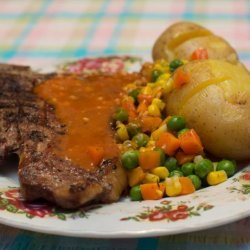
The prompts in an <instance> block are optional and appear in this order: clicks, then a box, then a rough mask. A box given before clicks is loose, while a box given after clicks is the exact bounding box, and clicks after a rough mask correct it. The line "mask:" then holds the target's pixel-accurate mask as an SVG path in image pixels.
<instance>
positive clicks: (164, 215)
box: [121, 200, 214, 222]
mask: <svg viewBox="0 0 250 250" xmlns="http://www.w3.org/2000/svg"><path fill="white" fill-rule="evenodd" d="M185 203H186V202H181V203H180V204H177V205H176V204H172V202H171V201H168V200H163V201H161V202H160V204H161V205H158V206H154V207H153V208H149V207H147V208H145V210H144V211H143V212H141V213H139V214H137V215H135V216H130V217H125V218H122V219H121V220H122V221H126V220H135V221H144V220H148V221H160V220H165V221H167V222H174V221H178V220H185V219H187V218H190V217H192V216H200V215H201V212H204V211H207V210H210V209H212V208H213V207H214V206H213V205H210V204H206V203H200V204H199V205H198V206H188V205H186V204H185Z"/></svg>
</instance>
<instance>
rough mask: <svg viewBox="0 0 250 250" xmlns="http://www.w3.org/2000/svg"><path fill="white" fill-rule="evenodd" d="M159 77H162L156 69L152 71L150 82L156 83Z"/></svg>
mask: <svg viewBox="0 0 250 250" xmlns="http://www.w3.org/2000/svg"><path fill="white" fill-rule="evenodd" d="M160 75H162V71H160V70H157V69H155V70H153V71H152V77H151V80H152V82H156V81H157V79H158V77H159V76H160Z"/></svg>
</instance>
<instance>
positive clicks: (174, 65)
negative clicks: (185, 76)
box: [169, 59, 183, 72]
mask: <svg viewBox="0 0 250 250" xmlns="http://www.w3.org/2000/svg"><path fill="white" fill-rule="evenodd" d="M181 65H183V62H182V61H181V60H179V59H174V60H173V61H171V62H170V64H169V69H170V72H174V71H175V70H176V69H177V68H179V67H180V66H181Z"/></svg>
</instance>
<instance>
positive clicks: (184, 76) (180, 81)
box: [173, 68, 190, 88]
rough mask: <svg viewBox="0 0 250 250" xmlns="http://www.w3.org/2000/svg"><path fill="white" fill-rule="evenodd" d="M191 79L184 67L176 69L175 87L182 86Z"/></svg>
mask: <svg viewBox="0 0 250 250" xmlns="http://www.w3.org/2000/svg"><path fill="white" fill-rule="evenodd" d="M189 81H190V74H189V73H188V72H186V71H184V70H183V69H182V68H179V69H177V70H176V72H175V74H174V83H173V86H174V88H181V87H182V86H183V85H185V84H187V83H188V82H189Z"/></svg>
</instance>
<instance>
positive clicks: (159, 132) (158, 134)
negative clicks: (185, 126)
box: [151, 124, 167, 141]
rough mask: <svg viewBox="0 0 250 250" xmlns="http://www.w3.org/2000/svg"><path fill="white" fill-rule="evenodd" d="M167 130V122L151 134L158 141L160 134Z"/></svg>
mask: <svg viewBox="0 0 250 250" xmlns="http://www.w3.org/2000/svg"><path fill="white" fill-rule="evenodd" d="M166 131H167V125H166V124H163V125H162V126H160V127H159V128H158V129H156V130H155V131H154V132H153V133H152V134H151V138H152V139H153V140H155V141H157V140H158V139H159V137H160V135H161V134H162V133H163V132H166Z"/></svg>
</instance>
